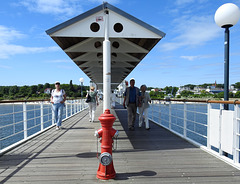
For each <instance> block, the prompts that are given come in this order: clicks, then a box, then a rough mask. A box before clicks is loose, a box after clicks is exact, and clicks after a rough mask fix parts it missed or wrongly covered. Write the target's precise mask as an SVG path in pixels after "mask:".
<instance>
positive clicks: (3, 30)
mask: <svg viewBox="0 0 240 184" xmlns="http://www.w3.org/2000/svg"><path fill="white" fill-rule="evenodd" d="M24 37H25V35H24V34H21V33H20V32H18V31H16V30H14V29H10V28H8V27H5V26H2V25H0V38H1V39H0V44H1V45H2V44H5V43H8V42H9V41H11V40H15V39H19V38H24Z"/></svg>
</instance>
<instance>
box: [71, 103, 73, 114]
mask: <svg viewBox="0 0 240 184" xmlns="http://www.w3.org/2000/svg"><path fill="white" fill-rule="evenodd" d="M72 115H73V100H71V116H72Z"/></svg>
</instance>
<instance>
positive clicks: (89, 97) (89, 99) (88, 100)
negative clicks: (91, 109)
mask: <svg viewBox="0 0 240 184" xmlns="http://www.w3.org/2000/svg"><path fill="white" fill-rule="evenodd" d="M90 101H91V96H90V95H89V94H88V95H87V99H86V103H89V102H90Z"/></svg>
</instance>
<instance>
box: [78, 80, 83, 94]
mask: <svg viewBox="0 0 240 184" xmlns="http://www.w3.org/2000/svg"><path fill="white" fill-rule="evenodd" d="M79 81H80V83H81V97H83V89H82V87H83V82H84V78H80V79H79Z"/></svg>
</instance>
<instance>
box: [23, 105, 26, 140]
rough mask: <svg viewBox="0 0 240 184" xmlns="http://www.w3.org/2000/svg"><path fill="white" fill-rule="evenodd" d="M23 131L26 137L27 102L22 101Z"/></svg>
mask: <svg viewBox="0 0 240 184" xmlns="http://www.w3.org/2000/svg"><path fill="white" fill-rule="evenodd" d="M23 132H24V139H27V102H24V103H23Z"/></svg>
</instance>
